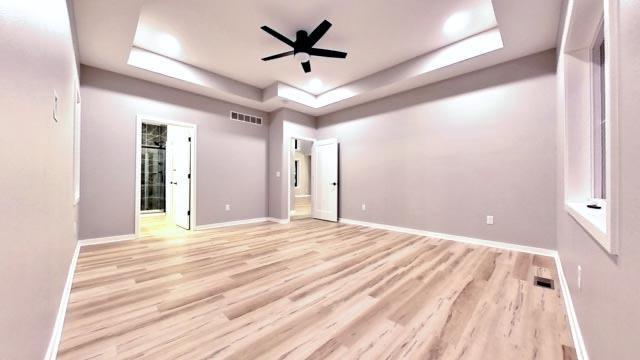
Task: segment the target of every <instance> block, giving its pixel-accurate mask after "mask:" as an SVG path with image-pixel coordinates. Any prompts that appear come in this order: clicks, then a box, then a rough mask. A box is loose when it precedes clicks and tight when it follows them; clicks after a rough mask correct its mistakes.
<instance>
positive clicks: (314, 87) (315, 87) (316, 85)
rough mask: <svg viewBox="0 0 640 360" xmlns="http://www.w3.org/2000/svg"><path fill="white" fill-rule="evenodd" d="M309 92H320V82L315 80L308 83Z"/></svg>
mask: <svg viewBox="0 0 640 360" xmlns="http://www.w3.org/2000/svg"><path fill="white" fill-rule="evenodd" d="M309 90H310V91H313V92H317V91H320V90H322V80H320V79H318V78H315V79H313V80H311V81H309Z"/></svg>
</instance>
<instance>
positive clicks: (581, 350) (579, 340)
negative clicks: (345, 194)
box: [340, 219, 589, 360]
mask: <svg viewBox="0 0 640 360" xmlns="http://www.w3.org/2000/svg"><path fill="white" fill-rule="evenodd" d="M340 222H341V223H344V224H350V225H360V226H366V227H371V228H375V229H383V230H389V231H396V232H401V233H407V234H413V235H420V236H427V237H432V238H437V239H444V240H451V241H457V242H461V243H465V244H473V245H481V246H488V247H493V248H498V249H505V250H512V251H519V252H526V253H530V254H535V255H544V256H551V257H553V258H554V260H555V263H556V268H557V270H558V280H559V281H560V291H562V298H563V299H564V305H565V310H566V312H567V318H568V321H569V327H570V328H571V336H572V338H573V342H574V346H575V348H576V354H577V356H578V359H579V360H589V356H588V354H587V350H586V347H585V344H584V339H583V337H582V332H581V331H580V325H579V324H578V318H577V316H576V311H575V308H574V307H573V301H572V300H571V293H570V292H569V286H568V283H567V279H566V278H565V276H564V271H563V270H562V262H561V261H560V255H559V254H558V252H557V251H556V250H551V249H545V248H538V247H533V246H524V245H517V244H510V243H505V242H500V241H492V240H484V239H476V238H470V237H466V236H458V235H451V234H443V233H436V232H431V231H425V230H418V229H411V228H405V227H399V226H392V225H385V224H378V223H371V222H366V221H359V220H351V219H340Z"/></svg>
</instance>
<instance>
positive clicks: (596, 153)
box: [591, 27, 607, 201]
mask: <svg viewBox="0 0 640 360" xmlns="http://www.w3.org/2000/svg"><path fill="white" fill-rule="evenodd" d="M604 49H605V46H604V31H603V28H602V27H601V28H600V31H599V33H598V37H597V38H596V41H595V44H594V46H593V49H592V52H591V54H592V56H591V66H592V69H593V73H592V81H591V84H592V92H593V93H592V99H593V101H592V103H593V109H592V111H591V119H592V123H591V160H592V162H591V176H592V178H591V184H592V197H593V199H594V200H596V201H597V200H604V199H606V198H607V181H606V173H607V171H606V166H607V164H606V159H607V154H606V151H607V150H606V148H607V143H606V135H607V121H606V120H607V119H606V113H605V98H606V90H605V61H606V59H605V51H604Z"/></svg>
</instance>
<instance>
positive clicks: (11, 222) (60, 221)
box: [0, 0, 77, 359]
mask: <svg viewBox="0 0 640 360" xmlns="http://www.w3.org/2000/svg"><path fill="white" fill-rule="evenodd" d="M0 44H2V50H1V52H2V54H1V55H0V109H2V120H1V122H2V124H3V127H2V132H0V163H1V164H2V167H3V171H2V172H1V173H0V199H1V200H0V239H1V240H2V251H0V284H2V291H1V292H0V298H1V299H2V300H1V303H2V305H1V306H0V359H42V358H43V357H44V355H45V352H46V350H47V345H48V343H49V339H50V337H51V332H52V329H53V325H54V322H55V318H56V315H57V311H58V306H59V304H60V299H61V296H62V291H63V288H64V283H65V280H66V277H67V272H68V269H69V263H70V261H71V257H72V255H73V251H74V248H75V245H76V235H75V225H74V222H75V214H76V210H75V208H74V199H73V185H72V184H73V128H74V124H73V121H74V95H75V90H74V79H75V78H77V74H76V71H77V69H76V64H75V59H74V49H73V45H72V37H71V31H70V27H69V20H68V15H67V8H66V3H65V1H63V0H48V1H2V2H0ZM54 89H55V91H56V92H57V94H58V97H59V111H58V122H54V120H53V117H52V112H53V91H54Z"/></svg>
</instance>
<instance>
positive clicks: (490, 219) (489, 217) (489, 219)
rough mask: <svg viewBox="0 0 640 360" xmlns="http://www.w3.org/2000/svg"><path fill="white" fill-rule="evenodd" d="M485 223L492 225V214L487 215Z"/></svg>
mask: <svg viewBox="0 0 640 360" xmlns="http://www.w3.org/2000/svg"><path fill="white" fill-rule="evenodd" d="M487 225H493V216H492V215H489V216H487Z"/></svg>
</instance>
